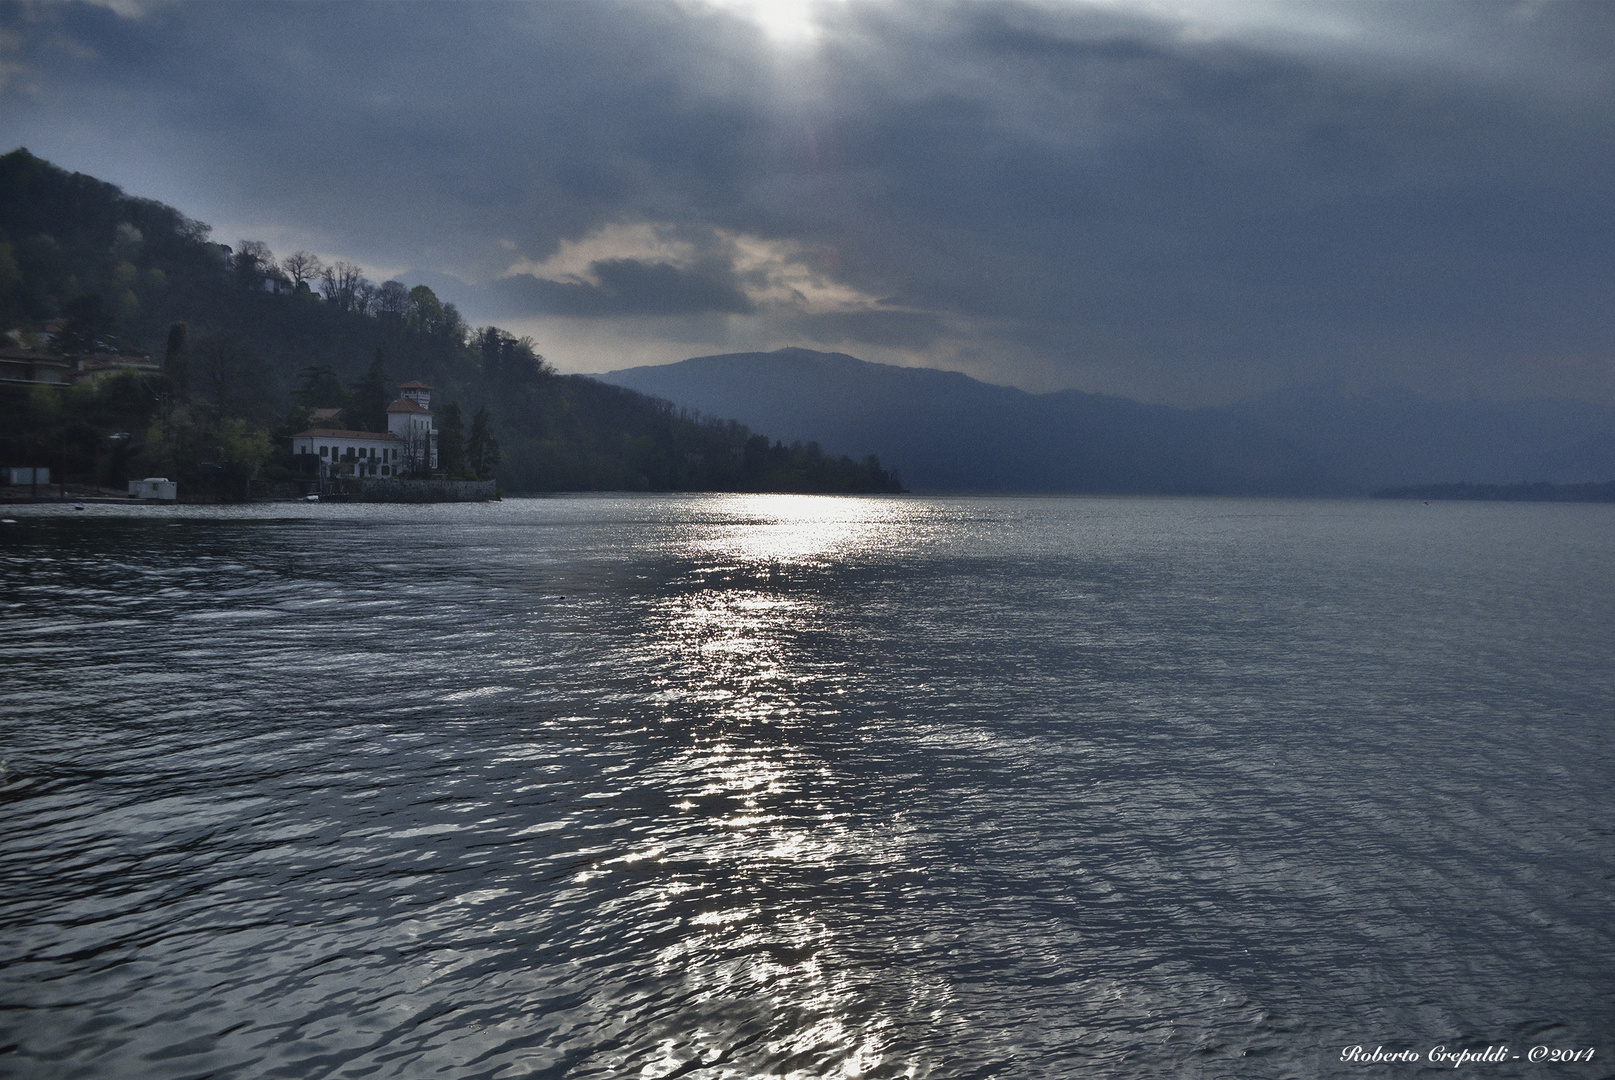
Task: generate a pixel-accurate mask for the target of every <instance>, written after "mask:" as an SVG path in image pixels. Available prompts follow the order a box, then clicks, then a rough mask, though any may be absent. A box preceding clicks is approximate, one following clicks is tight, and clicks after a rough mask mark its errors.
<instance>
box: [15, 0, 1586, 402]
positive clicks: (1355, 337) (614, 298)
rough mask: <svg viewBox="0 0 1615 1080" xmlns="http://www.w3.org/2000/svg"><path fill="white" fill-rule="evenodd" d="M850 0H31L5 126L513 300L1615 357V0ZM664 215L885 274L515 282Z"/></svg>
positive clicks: (1219, 370) (1448, 364) (1269, 347)
mask: <svg viewBox="0 0 1615 1080" xmlns="http://www.w3.org/2000/svg"><path fill="white" fill-rule="evenodd" d="M823 10H824V13H823V26H822V34H821V36H820V38H819V39H818V41H817V44H816V45H815V47H814V50H813V55H812V56H811V57H807V58H804V57H797V58H795V59H786V60H781V59H780V58H779V57H778V56H776V55H775V54H774V53H773V51H772V49H771V46H770V45H769V43H768V41H767V40H766V38H765V37H764V36H763V35H762V34H761V33H759V32H758V31H757V30H755V29H754V28H752V27H751V26H749V25H748V24H747V23H746V22H745V21H744V20H742V19H740V18H738V17H735V16H733V15H729V14H725V13H724V12H722V11H721V10H715V9H709V8H702V7H696V6H679V5H675V4H671V3H667V4H656V3H645V4H622V5H612V4H604V3H591V4H540V5H501V4H477V5H458V6H455V7H453V8H447V7H437V6H409V7H399V6H393V5H363V4H340V5H320V6H314V5H287V6H282V5H275V4H257V5H251V6H242V5H230V6H226V5H179V6H159V7H154V8H152V9H150V10H149V11H148V12H147V13H146V14H145V15H144V16H143V17H142V18H138V19H127V18H123V17H120V16H118V15H117V14H115V13H113V12H111V11H108V10H106V9H103V8H91V7H74V6H64V7H47V8H36V7H14V8H10V9H7V14H6V16H5V26H6V27H7V28H8V40H9V42H10V51H9V52H8V53H6V54H4V55H3V56H0V62H3V63H4V64H5V65H6V70H8V71H9V72H10V75H9V79H8V82H7V84H6V89H5V91H4V95H5V96H4V99H3V100H4V105H5V113H6V118H5V119H4V120H0V132H3V133H4V134H5V136H6V138H7V139H8V141H9V143H10V144H17V143H27V144H28V145H30V148H31V149H33V150H35V152H37V153H40V154H42V155H44V156H47V157H58V158H60V157H64V156H65V157H68V158H71V159H72V160H68V161H66V162H65V163H67V164H70V165H73V166H75V167H81V168H89V169H90V171H98V172H100V173H101V174H103V175H108V176H110V177H111V178H114V179H118V178H120V177H122V176H134V177H141V178H154V179H156V180H159V181H162V182H165V183H167V184H169V185H170V186H171V187H172V188H173V190H174V191H175V192H180V191H187V192H188V191H195V190H207V191H211V192H214V193H216V197H217V199H218V203H219V205H228V206H237V207H243V208H252V209H253V210H255V211H257V212H259V213H260V217H262V218H273V219H274V220H278V221H284V222H288V223H297V224H300V225H302V226H304V227H307V228H308V229H311V230H314V231H318V232H320V233H322V234H325V235H327V236H329V237H330V238H331V247H332V248H333V249H338V250H341V251H343V252H346V253H349V254H351V255H353V256H355V257H361V258H366V259H368V260H370V261H373V262H376V263H389V264H391V265H398V266H415V267H417V268H419V269H421V270H423V271H433V270H437V271H446V272H451V273H455V274H457V275H459V276H461V277H466V278H470V279H473V280H480V281H482V282H484V283H492V284H490V285H487V286H486V291H485V292H484V293H483V294H482V295H483V296H484V297H485V299H486V305H487V310H488V311H489V312H491V313H498V314H499V315H500V317H516V316H519V315H522V314H524V313H525V314H530V315H532V316H534V317H541V316H544V315H565V316H566V317H567V318H569V319H572V320H576V319H578V318H581V317H587V318H596V319H599V320H601V324H602V327H603V328H604V327H606V324H607V323H608V322H609V323H610V325H611V327H612V328H613V332H624V331H622V326H625V325H630V324H631V322H632V319H633V318H634V317H636V316H640V315H645V316H657V317H658V318H659V319H660V320H661V321H660V322H658V323H657V325H658V326H661V327H664V328H665V326H666V325H667V323H666V317H668V316H679V315H683V314H686V313H687V314H688V315H689V316H690V317H691V318H692V319H693V318H696V317H698V316H710V315H712V314H713V313H728V314H730V315H731V316H733V317H735V318H739V319H742V320H749V322H747V325H754V326H756V327H760V328H761V329H760V330H759V331H758V333H764V332H768V333H773V334H775V335H776V336H779V335H800V336H801V338H802V343H806V344H813V343H815V342H836V341H845V342H863V343H867V344H869V345H871V346H882V347H890V348H896V349H909V350H915V351H916V353H915V355H919V356H922V357H923V355H928V354H926V353H925V350H933V351H935V350H945V349H946V348H950V347H951V348H956V349H957V350H958V352H957V355H965V354H966V353H968V354H969V355H970V356H973V357H976V358H977V359H976V360H975V361H973V362H974V363H975V364H976V370H977V372H978V373H980V374H984V375H987V376H988V377H992V376H993V375H994V374H995V373H996V374H997V376H998V377H1000V378H1002V379H1005V380H1013V379H1018V378H1023V379H1024V378H1032V377H1033V376H1031V375H1028V374H1027V373H1028V372H1030V371H1034V370H1035V371H1036V372H1038V374H1037V375H1036V378H1038V379H1042V380H1043V381H1044V382H1045V383H1047V382H1055V383H1059V382H1062V381H1063V382H1065V383H1067V384H1076V385H1086V386H1089V387H1090V388H1106V389H1121V390H1128V389H1135V388H1145V389H1149V390H1151V391H1152V392H1156V393H1160V394H1162V395H1164V396H1169V397H1176V398H1178V399H1181V400H1193V399H1195V398H1197V397H1206V398H1211V397H1217V396H1219V395H1223V396H1226V395H1227V394H1228V393H1230V392H1235V391H1239V390H1245V389H1257V388H1260V386H1261V385H1265V384H1274V383H1282V382H1290V381H1299V380H1305V379H1309V378H1316V377H1319V376H1322V375H1343V374H1344V375H1362V376H1363V377H1365V378H1371V379H1372V378H1396V379H1403V380H1406V381H1414V382H1418V381H1420V380H1421V379H1422V380H1424V381H1425V382H1427V383H1430V384H1432V385H1434V384H1435V383H1438V382H1441V381H1442V380H1446V381H1447V382H1448V383H1450V384H1452V385H1451V386H1450V387H1449V388H1450V389H1456V390H1462V389H1474V388H1481V389H1484V388H1485V385H1490V386H1497V387H1504V388H1507V387H1509V386H1514V385H1516V384H1517V385H1519V386H1522V387H1526V388H1529V385H1530V384H1531V383H1532V380H1533V379H1535V378H1536V376H1537V375H1538V374H1539V373H1540V371H1541V370H1542V362H1543V361H1542V358H1544V357H1552V358H1555V363H1557V364H1558V365H1559V367H1558V369H1557V370H1560V371H1561V372H1563V371H1565V370H1574V371H1580V372H1582V373H1583V376H1580V377H1583V383H1586V380H1587V379H1588V378H1590V379H1592V380H1593V381H1592V383H1587V384H1586V385H1581V386H1580V388H1579V389H1578V390H1577V392H1583V393H1597V394H1602V395H1604V396H1611V395H1615V382H1611V381H1610V378H1609V374H1608V372H1609V358H1610V352H1611V346H1610V342H1611V340H1615V335H1612V331H1615V316H1612V309H1611V305H1610V304H1609V303H1608V301H1607V297H1608V296H1610V295H1612V294H1615V269H1612V265H1611V257H1610V254H1609V253H1610V252H1611V251H1615V215H1612V214H1611V211H1610V209H1609V208H1610V206H1611V205H1612V203H1611V198H1610V196H1611V191H1610V177H1611V176H1612V175H1615V139H1612V137H1611V136H1612V135H1615V131H1612V130H1611V129H1612V127H1615V100H1612V99H1615V92H1612V80H1611V70H1612V65H1611V62H1610V59H1609V58H1610V57H1611V56H1612V55H1615V29H1612V27H1615V8H1611V7H1608V6H1601V5H1570V4H1566V5H1559V4H1547V5H1515V4H1476V3H1463V4H1421V5H1401V6H1393V5H1375V6H1364V5H1344V6H1338V7H1333V6H1325V5H1318V4H1308V5H1297V6H1296V7H1294V8H1292V9H1277V11H1278V15H1277V17H1276V18H1270V19H1267V20H1266V21H1261V22H1257V21H1252V20H1251V19H1249V18H1246V19H1245V21H1244V22H1240V21H1237V20H1238V19H1239V18H1245V16H1246V15H1247V14H1248V12H1246V11H1245V9H1243V8H1239V7H1237V6H1235V7H1230V8H1228V9H1227V10H1226V12H1223V15H1224V16H1226V17H1222V16H1219V15H1218V12H1219V11H1221V9H1217V8H1207V9H1206V12H1207V13H1209V14H1207V15H1206V16H1205V18H1204V19H1203V20H1202V21H1201V22H1200V23H1186V22H1184V21H1181V20H1178V21H1169V20H1168V19H1166V18H1165V17H1158V16H1155V15H1150V14H1147V13H1143V12H1129V11H1128V10H1127V9H1125V8H1112V7H1107V8H1104V9H1096V8H1088V7H1082V6H1078V5H1074V4H1062V3H1046V4H1017V3H1009V2H994V3H984V4H951V5H950V4H934V3H917V2H916V3H872V4H849V5H846V6H845V7H840V8H836V7H833V6H832V7H828V8H825V9H823ZM1252 10H1256V9H1252ZM1261 10H1264V11H1265V10H1267V9H1261ZM1219 17H1221V18H1222V21H1221V22H1218V21H1216V19H1217V18H1219ZM1174 19H1177V17H1176V16H1174ZM53 147H54V148H56V149H53ZM120 164H121V165H124V166H127V167H126V168H124V169H123V170H122V171H120V169H119V168H118V166H119V165H120ZM91 166H94V167H93V168H91ZM130 186H131V187H133V186H134V185H133V184H132V183H131V184H130ZM137 190H140V191H141V193H143V194H155V195H159V196H162V195H164V194H165V191H163V190H157V191H152V190H148V189H145V188H141V189H137ZM242 216H246V215H245V213H243V215H242ZM640 222H643V223H649V224H650V225H653V226H655V227H656V228H658V229H670V230H675V231H676V230H677V229H680V228H688V229H691V230H696V231H701V230H705V231H706V232H707V234H709V235H716V233H714V232H713V231H714V230H721V231H722V233H723V235H726V236H731V237H733V236H747V237H752V238H755V239H756V240H757V241H758V242H759V243H763V244H765V245H766V244H772V245H775V246H774V247H773V248H770V249H769V250H770V251H775V252H776V254H777V253H780V252H784V253H786V254H781V255H778V257H779V258H800V259H802V260H806V262H804V263H803V265H810V266H811V268H812V269H813V270H814V272H815V273H820V274H821V275H823V276H824V277H825V278H826V279H827V280H829V281H831V282H832V283H833V284H834V285H836V286H837V287H840V288H842V289H843V290H844V291H846V290H851V291H852V292H853V293H854V294H856V295H859V296H862V297H864V301H862V302H852V301H848V302H847V303H843V304H842V305H841V306H840V307H836V306H835V305H831V306H830V307H829V308H826V307H825V306H824V304H822V303H820V302H819V301H818V300H816V299H814V298H813V297H812V296H808V295H806V294H803V293H791V292H790V289H787V288H784V287H780V288H773V289H772V290H769V289H764V288H762V287H761V286H760V285H759V282H763V281H764V280H765V279H767V280H768V281H772V282H774V283H775V284H776V285H777V284H778V282H779V281H782V280H786V278H787V277H788V275H786V276H781V275H779V274H775V276H774V277H773V278H769V277H768V273H765V272H764V271H762V270H758V269H757V268H756V267H755V266H753V267H751V268H750V269H748V270H745V271H742V270H740V269H737V268H736V267H737V266H738V265H739V264H738V263H737V262H735V261H734V257H733V252H731V253H729V254H728V255H725V256H724V258H722V259H717V260H714V259H713V258H709V257H708V256H707V255H704V254H702V253H701V252H697V253H696V254H695V255H693V256H690V257H689V258H685V259H682V260H681V259H678V258H671V257H662V256H659V255H652V254H647V253H646V252H643V251H621V252H607V253H604V254H603V256H602V257H599V258H594V259H593V260H592V261H591V263H590V264H589V265H590V267H591V270H590V273H588V274H587V275H574V276H571V277H568V276H566V275H564V274H559V273H557V274H552V275H549V276H548V277H534V276H532V275H527V274H517V275H515V276H512V277H508V278H505V279H504V280H502V281H501V280H499V279H500V278H501V277H502V275H505V274H506V273H507V272H508V271H509V270H510V268H511V267H512V266H513V265H515V264H518V263H520V264H522V265H523V266H525V265H529V264H541V263H543V262H544V261H545V260H546V259H548V258H550V257H551V256H552V255H554V254H555V253H556V252H557V251H558V250H560V249H561V246H562V244H563V242H564V241H579V240H582V239H584V238H586V237H588V236H590V235H593V234H595V233H596V231H597V230H600V229H604V228H610V227H614V226H624V225H632V224H634V223H640ZM228 239H233V238H228ZM793 251H794V252H799V253H802V252H806V253H817V254H813V255H811V257H810V255H809V254H800V255H790V254H789V253H790V252H793ZM770 257H773V256H770ZM703 260H704V261H703ZM775 269H778V268H777V267H776V268H775ZM793 280H794V279H793ZM893 294H897V295H900V296H901V297H902V298H903V302H902V305H901V310H893V309H889V308H883V307H882V306H881V305H879V304H876V303H874V301H873V298H875V297H881V296H889V295H893ZM793 297H794V298H793ZM467 302H468V303H471V300H470V299H469V298H468V301H467ZM474 314H475V312H474ZM613 320H615V321H613ZM622 320H628V322H627V323H624V322H623V321H622ZM647 325H648V324H647ZM692 325H695V324H694V323H692ZM700 325H702V326H705V325H708V324H707V323H701V324H700ZM780 343H782V344H783V343H787V342H785V341H781V342H780ZM950 343H951V344H950ZM670 347H671V346H670ZM677 355H679V353H678V352H669V354H668V358H669V359H673V358H676V357H677ZM941 355H942V358H943V359H944V360H946V359H947V358H948V357H947V354H946V353H943V354H941ZM995 356H996V357H999V358H1000V359H999V360H997V361H995V360H993V359H992V358H993V357H995ZM995 362H996V363H1000V364H1002V365H1003V366H1001V367H999V368H998V369H996V372H995V370H994V369H993V367H992V365H993V364H994V363H995ZM1600 372H1602V373H1603V374H1602V375H1600ZM1588 373H1590V374H1588ZM1483 377H1484V378H1483ZM1471 378H1473V379H1474V380H1480V381H1479V382H1476V383H1475V385H1474V386H1472V387H1466V386H1465V385H1464V382H1465V380H1466V379H1471ZM1599 378H1603V379H1604V380H1605V382H1604V383H1603V384H1602V389H1599V386H1598V385H1595V384H1597V380H1598V379H1599ZM1488 379H1489V380H1491V381H1490V383H1485V380H1488ZM1511 380H1512V381H1511ZM1483 383H1485V385H1482V384H1483ZM1589 387H1591V389H1589Z"/></svg>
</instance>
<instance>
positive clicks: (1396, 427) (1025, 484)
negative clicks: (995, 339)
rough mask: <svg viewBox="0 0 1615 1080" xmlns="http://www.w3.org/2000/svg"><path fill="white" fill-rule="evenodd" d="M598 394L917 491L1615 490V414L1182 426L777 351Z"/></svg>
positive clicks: (1137, 406)
mask: <svg viewBox="0 0 1615 1080" xmlns="http://www.w3.org/2000/svg"><path fill="white" fill-rule="evenodd" d="M595 377H596V378H598V379H600V380H602V381H604V382H609V383H613V384H616V385H618V386H623V387H627V388H629V389H633V390H637V391H639V392H641V393H645V394H651V395H654V396H656V397H660V398H665V399H666V400H668V401H671V402H673V403H674V404H675V405H678V406H680V407H683V408H687V409H693V410H697V411H699V412H702V413H705V414H708V415H713V416H722V417H726V418H731V419H734V420H738V421H739V422H741V423H743V424H747V425H749V426H752V427H754V428H758V429H761V430H765V431H768V432H770V433H772V434H773V435H774V436H775V437H777V438H782V439H787V440H803V441H807V440H817V441H818V442H819V443H820V444H822V445H823V447H824V449H825V450H826V451H828V452H831V453H836V454H849V455H852V456H854V457H861V456H862V455H865V454H875V455H877V456H879V458H880V459H881V462H882V463H883V464H884V465H885V466H886V467H888V468H891V469H894V470H895V471H896V472H897V473H898V474H899V475H900V476H901V478H902V481H903V483H904V485H905V486H907V487H909V488H911V489H914V490H920V491H924V490H954V491H1050V492H1118V493H1122V492H1126V493H1181V494H1252V495H1338V494H1356V493H1364V492H1368V491H1372V490H1374V489H1376V488H1379V487H1386V486H1397V485H1405V484H1421V483H1439V482H1454V481H1470V482H1475V483H1515V482H1519V481H1553V482H1560V483H1582V482H1588V481H1599V480H1607V479H1610V478H1611V477H1615V409H1610V408H1607V407H1603V406H1597V405H1590V404H1584V403H1577V402H1559V401H1525V402H1515V403H1465V402H1443V401H1434V400H1430V399H1427V398H1422V397H1419V396H1417V395H1414V394H1411V393H1405V392H1397V391H1381V392H1377V393H1374V394H1368V395H1353V394H1349V393H1346V392H1344V391H1342V390H1341V389H1339V388H1336V387H1330V386H1314V387H1309V388H1303V389H1297V390H1287V391H1283V392H1280V393H1276V394H1271V395H1267V396H1264V397H1259V398H1253V399H1250V400H1246V401H1241V402H1238V403H1236V404H1234V405H1229V406H1225V407H1220V408H1208V409H1177V408H1172V407H1169V406H1164V405H1150V404H1145V403H1142V402H1138V401H1132V400H1128V399H1126V398H1119V397H1107V396H1103V395H1098V394H1085V393H1081V392H1078V391H1074V390H1065V391H1058V392H1055V393H1049V394H1031V393H1027V392H1026V391H1023V390H1018V389H1016V388H1014V387H1008V386H995V385H991V384H988V383H983V382H979V381H977V380H975V379H972V378H970V377H968V376H966V375H962V374H959V373H957V372H948V371H937V370H933V369H928V368H903V367H894V366H891V365H887V364H874V363H869V362H866V361H863V360H859V359H857V358H856V357H853V356H848V355H846V354H844V353H823V352H815V351H812V350H809V349H781V350H779V351H777V352H771V353H731V354H727V355H721V356H701V357H695V358H693V359H690V360H684V361H682V362H679V363H675V364H667V365H663V366H657V367H635V368H626V369H622V370H618V371H611V372H607V373H605V374H603V375H597V376H595Z"/></svg>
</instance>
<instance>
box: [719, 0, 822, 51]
mask: <svg viewBox="0 0 1615 1080" xmlns="http://www.w3.org/2000/svg"><path fill="white" fill-rule="evenodd" d="M830 2H832V0H712V3H713V5H714V6H715V7H719V8H722V9H724V10H726V11H732V12H734V13H735V14H737V15H740V16H742V17H743V18H745V19H748V20H749V21H751V22H753V23H755V24H756V25H757V26H758V27H759V28H760V29H761V30H762V31H763V33H765V34H767V35H768V36H769V38H770V39H772V40H773V41H774V42H775V43H776V44H778V45H808V44H812V42H813V41H814V40H815V39H817V37H818V34H819V19H818V15H819V12H820V11H821V10H822V9H823V8H824V7H825V6H826V5H827V4H828V3H830Z"/></svg>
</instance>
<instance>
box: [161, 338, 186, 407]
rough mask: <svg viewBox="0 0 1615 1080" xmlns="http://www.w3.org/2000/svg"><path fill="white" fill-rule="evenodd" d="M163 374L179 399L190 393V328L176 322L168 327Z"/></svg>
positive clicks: (183, 398)
mask: <svg viewBox="0 0 1615 1080" xmlns="http://www.w3.org/2000/svg"><path fill="white" fill-rule="evenodd" d="M163 374H165V375H167V376H168V383H169V385H170V386H172V387H173V388H174V396H175V397H176V398H178V399H179V400H181V401H184V400H185V399H186V398H188V397H190V395H191V357H190V328H189V327H187V326H186V325H185V324H184V323H182V322H177V323H175V324H174V325H172V326H170V327H169V328H168V347H167V348H166V349H164V350H163Z"/></svg>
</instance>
